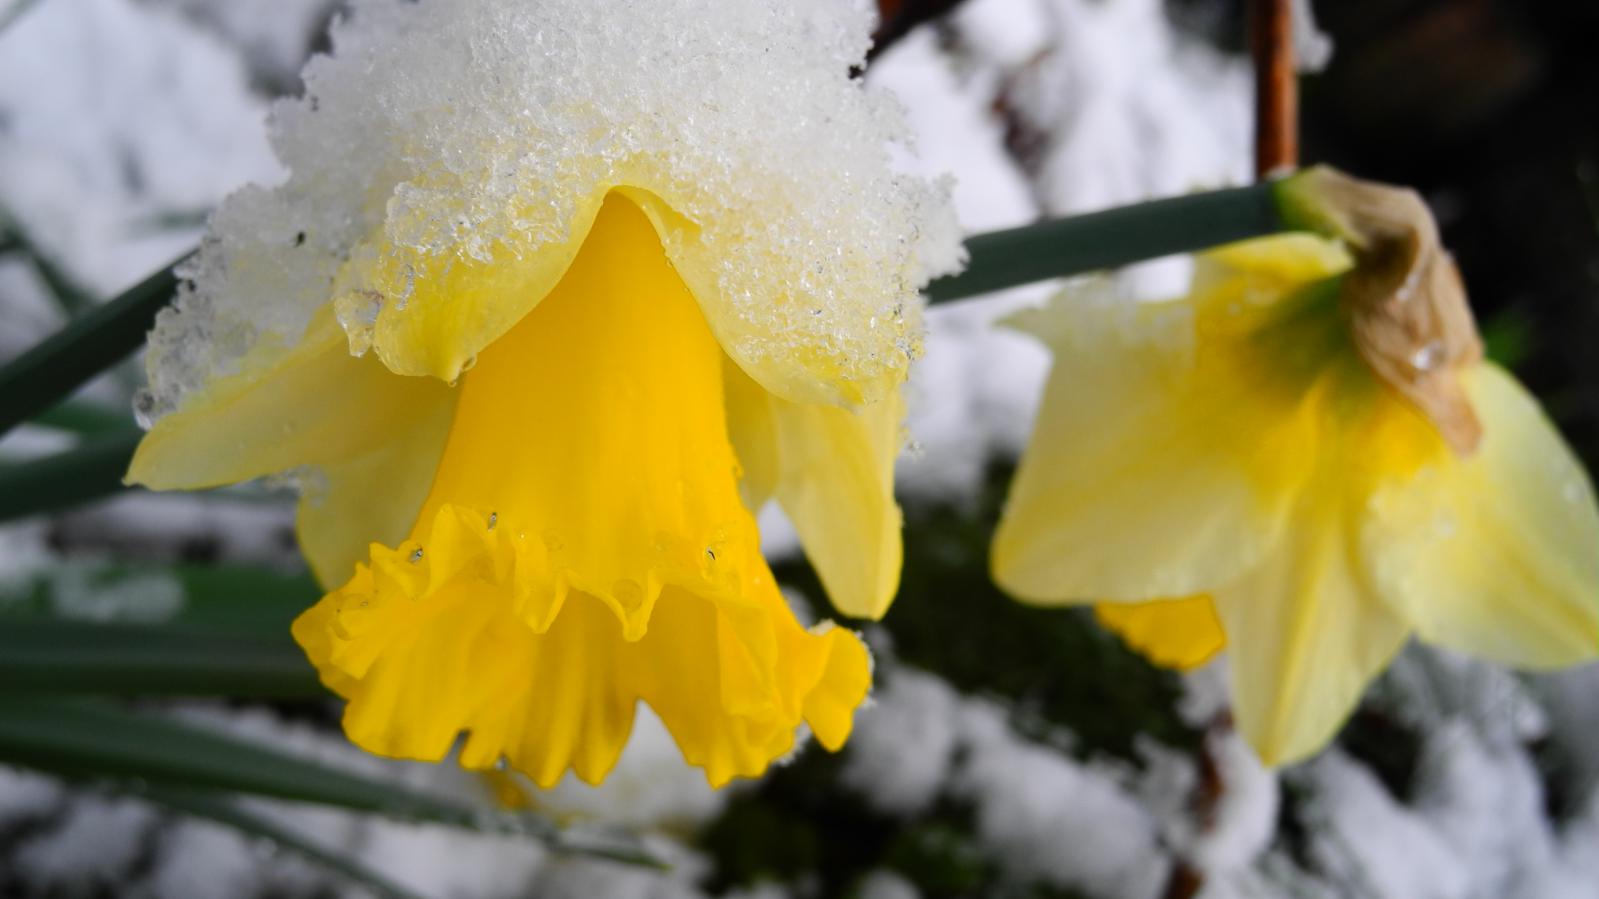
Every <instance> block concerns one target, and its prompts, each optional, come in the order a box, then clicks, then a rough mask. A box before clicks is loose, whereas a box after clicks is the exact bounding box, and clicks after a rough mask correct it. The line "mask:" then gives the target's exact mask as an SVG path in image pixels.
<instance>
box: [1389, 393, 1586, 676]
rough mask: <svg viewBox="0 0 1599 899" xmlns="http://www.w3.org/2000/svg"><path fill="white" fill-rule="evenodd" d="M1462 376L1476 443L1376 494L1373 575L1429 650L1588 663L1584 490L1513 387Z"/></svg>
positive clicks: (1531, 405)
mask: <svg viewBox="0 0 1599 899" xmlns="http://www.w3.org/2000/svg"><path fill="white" fill-rule="evenodd" d="M1463 379H1464V383H1465V387H1466V390H1467V394H1468V396H1469V397H1470V400H1471V403H1472V405H1473V407H1474V408H1475V410H1476V413H1477V415H1478V417H1479V419H1480V420H1481V421H1482V424H1483V441H1482V444H1481V445H1480V446H1479V447H1478V449H1477V451H1476V453H1474V454H1473V455H1471V456H1469V457H1467V458H1465V459H1458V458H1456V457H1454V456H1452V455H1449V454H1440V456H1439V457H1438V459H1437V460H1436V462H1435V463H1434V464H1433V465H1431V466H1429V467H1427V468H1426V469H1424V470H1422V471H1421V472H1420V473H1419V474H1417V475H1416V476H1415V477H1413V478H1406V479H1398V480H1395V481H1393V482H1390V483H1387V484H1385V485H1384V486H1383V487H1382V488H1381V489H1379V490H1378V491H1377V493H1376V494H1375V495H1374V496H1373V498H1372V503H1371V510H1372V514H1371V516H1370V518H1369V519H1368V525H1367V528H1366V530H1365V533H1364V546H1365V551H1366V553H1367V555H1368V558H1370V559H1371V564H1372V568H1373V572H1374V576H1375V578H1376V579H1377V582H1378V583H1379V584H1381V585H1382V586H1383V588H1384V590H1385V595H1386V596H1387V597H1388V598H1389V599H1390V601H1391V602H1392V603H1394V605H1395V606H1396V608H1398V609H1399V610H1400V611H1401V612H1402V614H1404V615H1406V616H1408V617H1409V619H1410V620H1411V621H1412V622H1413V623H1414V625H1415V627H1416V629H1417V631H1418V634H1419V636H1420V637H1421V638H1422V639H1424V640H1427V641H1429V642H1434V643H1439V644H1442V645H1444V646H1448V647H1451V648H1453V649H1458V650H1461V651H1464V652H1469V653H1472V654H1474V655H1479V656H1483V657H1485V658H1488V659H1492V660H1494V661H1497V662H1500V663H1503V664H1509V665H1517V666H1521V667H1528V668H1547V667H1557V666H1564V665H1572V664H1577V663H1581V662H1587V661H1593V660H1594V659H1595V658H1599V508H1596V503H1595V499H1594V490H1593V485H1592V483H1591V482H1590V481H1589V479H1588V477H1587V475H1586V474H1585V473H1584V472H1583V470H1582V466H1581V463H1579V462H1578V461H1577V459H1576V457H1575V456H1574V454H1573V453H1572V452H1571V450H1570V448H1569V447H1567V446H1566V444H1565V442H1564V441H1563V440H1562V439H1561V438H1560V434H1559V432H1558V431H1556V430H1555V427H1554V425H1553V424H1551V423H1550V421H1549V420H1548V419H1547V418H1546V417H1545V416H1544V414H1543V412H1542V410H1541V409H1539V408H1538V403H1537V401H1536V400H1535V399H1533V397H1532V396H1530V395H1529V394H1528V393H1527V391H1526V390H1525V389H1524V388H1522V387H1521V385H1520V384H1517V383H1516V381H1515V379H1514V378H1512V377H1511V376H1510V375H1508V374H1507V373H1505V372H1504V371H1502V370H1500V369H1499V368H1498V367H1497V366H1494V365H1491V364H1486V365H1483V366H1480V367H1478V368H1476V369H1473V370H1469V371H1467V372H1466V373H1464V374H1463Z"/></svg>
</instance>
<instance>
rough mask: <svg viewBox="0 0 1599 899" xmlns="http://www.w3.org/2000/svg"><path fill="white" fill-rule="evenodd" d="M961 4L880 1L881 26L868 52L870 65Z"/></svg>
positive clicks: (947, 0) (953, 0)
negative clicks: (885, 51)
mask: <svg viewBox="0 0 1599 899" xmlns="http://www.w3.org/2000/svg"><path fill="white" fill-rule="evenodd" d="M960 4H961V0H878V3H877V10H878V20H879V21H880V22H881V23H882V24H881V25H879V26H878V28H877V33H876V34H874V35H872V48H871V49H870V50H868V51H866V62H867V64H868V65H869V64H871V62H872V61H873V60H875V59H877V57H878V56H881V55H882V53H883V51H884V50H887V49H888V48H889V47H892V46H894V45H895V44H897V43H899V41H900V39H901V38H903V37H905V36H906V35H907V34H910V33H911V31H912V30H913V29H915V28H916V26H918V25H920V24H922V23H923V22H930V21H932V20H934V19H937V18H940V17H942V16H944V15H946V14H948V13H949V12H950V11H952V10H954V9H955V7H957V6H959V5H960Z"/></svg>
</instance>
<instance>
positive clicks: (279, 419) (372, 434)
mask: <svg viewBox="0 0 1599 899" xmlns="http://www.w3.org/2000/svg"><path fill="white" fill-rule="evenodd" d="M453 402H454V395H453V394H452V392H451V391H450V390H449V389H448V388H447V387H446V386H445V385H443V384H440V383H438V382H436V381H432V380H428V379H420V378H396V377H394V376H393V375H392V374H390V373H389V372H388V371H387V370H386V369H384V367H383V366H382V365H381V364H379V363H378V362H377V360H375V359H367V358H356V357H354V356H351V355H350V352H349V349H348V346H347V344H346V341H345V338H344V334H343V332H342V331H340V330H339V327H338V324H337V323H336V322H335V321H334V320H333V317H332V315H331V314H330V313H328V312H324V313H322V314H320V315H318V316H316V317H315V318H314V319H312V321H311V324H310V325H309V326H307V328H306V333H305V335H304V336H303V337H302V338H301V339H300V342H299V343H298V344H296V345H295V346H294V347H292V348H289V349H287V350H284V349H282V348H280V347H263V348H261V349H259V350H258V351H257V353H255V354H254V355H252V356H251V357H248V358H247V359H246V360H245V362H244V364H243V366H242V370H241V372H240V373H239V374H235V375H231V376H229V377H226V378H222V379H221V380H218V381H216V382H214V383H212V384H211V385H209V386H207V387H206V388H205V389H204V390H202V391H200V392H198V393H196V394H193V395H191V396H189V397H188V398H186V400H185V401H184V403H183V405H182V407H181V408H179V409H178V411H176V412H174V413H172V414H171V415H168V416H166V417H164V418H162V419H160V420H159V421H157V422H156V423H155V426H154V427H152V428H151V429H150V433H148V434H146V435H145V437H144V440H142V441H141V442H140V443H139V448H138V450H137V451H136V452H135V453H134V456H133V462H132V464H131V465H130V466H129V469H128V475H127V480H128V483H130V484H142V485H144V486H146V487H149V488H151V489H153V490H181V489H194V488H200V487H216V486H219V485H222V484H232V483H237V482H239V481H247V480H250V479H251V478H258V477H262V476H265V475H270V474H277V473H280V472H283V471H287V470H289V469H292V468H297V467H299V466H305V465H329V464H335V463H340V462H347V461H350V460H353V459H358V458H361V457H363V456H367V455H370V454H371V453H372V452H373V451H375V450H377V449H378V448H379V447H380V446H381V445H383V444H384V443H387V442H392V441H394V440H397V439H403V437H404V436H405V435H409V434H412V433H416V434H417V436H421V435H422V434H424V433H427V434H430V435H431V433H432V432H433V431H436V430H437V428H438V427H439V425H440V423H441V420H447V418H448V414H449V409H450V406H451V404H452V403H453ZM425 487H426V485H425V484H424V485H423V489H425ZM412 511H413V513H414V512H415V510H414V509H413V510H412ZM409 523H410V522H409V521H407V522H406V524H409Z"/></svg>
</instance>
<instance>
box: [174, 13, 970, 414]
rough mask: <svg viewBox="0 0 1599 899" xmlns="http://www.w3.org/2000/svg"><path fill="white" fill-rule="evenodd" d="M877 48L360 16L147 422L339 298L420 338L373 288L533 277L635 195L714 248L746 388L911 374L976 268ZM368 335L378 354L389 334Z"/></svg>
mask: <svg viewBox="0 0 1599 899" xmlns="http://www.w3.org/2000/svg"><path fill="white" fill-rule="evenodd" d="M871 24H872V14H871V12H870V11H869V10H868V9H866V8H865V7H864V6H863V5H861V4H856V3H848V2H844V0H830V2H828V3H827V4H826V5H825V6H820V7H819V6H818V5H816V4H787V3H779V2H776V0H764V2H748V0H649V2H642V0H636V2H620V3H614V4H607V5H605V6H603V7H600V6H596V5H595V4H593V3H592V2H589V0H533V2H512V0H461V2H455V3H421V4H416V3H407V2H399V0H363V2H356V3H354V4H353V8H352V10H351V13H350V15H349V16H348V18H346V19H344V20H341V21H339V22H337V23H335V25H334V27H333V29H332V37H333V47H334V51H333V54H332V55H330V56H318V57H316V58H314V59H312V60H311V62H310V63H309V64H308V65H307V66H306V68H305V70H304V72H303V80H304V82H305V95H304V96H302V97H299V98H296V99H291V100H283V101H280V102H279V103H278V104H277V106H276V107H275V108H274V110H273V114H272V123H271V131H272V139H273V145H274V148H275V150H276V153H277V155H278V157H279V159H280V160H281V161H282V162H283V164H284V165H285V167H286V168H288V169H289V171H290V173H291V174H290V176H289V178H288V180H287V181H286V182H285V183H283V184H282V185H280V186H278V187H274V188H270V189H267V188H248V189H246V190H243V191H241V192H239V193H237V194H235V195H234V196H232V197H230V198H229V199H228V200H227V201H226V202H224V203H223V204H222V206H221V207H220V208H219V209H218V210H217V212H216V214H215V215H214V217H213V220H212V223H211V230H210V234H209V236H208V237H207V239H206V240H205V241H204V243H203V244H202V246H201V249H200V252H199V254H198V256H197V257H196V258H195V259H194V260H193V261H191V262H190V263H189V264H187V265H186V266H185V267H184V268H183V270H182V272H181V274H182V276H183V278H184V279H185V281H186V283H185V284H184V285H183V286H182V287H181V288H180V290H179V292H178V295H177V298H176V302H175V307H174V308H172V309H169V310H167V311H165V312H163V313H162V315H161V317H160V319H159V320H158V322H157V325H156V328H155V330H154V332H153V333H152V335H151V338H150V347H149V354H148V357H147V367H148V370H149V375H150V391H149V395H148V397H147V398H146V400H145V401H144V404H143V406H144V412H145V414H146V417H147V418H150V419H154V418H159V417H160V416H161V415H164V414H166V413H168V412H170V411H172V410H173V409H175V408H176V407H177V405H178V404H179V402H180V401H181V400H182V398H183V397H184V395H186V394H187V393H189V392H191V391H193V390H195V389H196V388H198V387H199V386H200V385H202V384H203V383H205V382H206V381H207V380H209V379H211V378H213V377H216V376H218V375H219V374H224V373H228V372H230V371H234V370H236V369H238V367H239V365H240V360H241V358H242V357H243V356H244V355H245V354H246V353H248V352H251V351H252V350H257V351H258V353H264V354H265V356H266V357H270V356H271V355H272V354H274V353H280V352H283V351H284V348H286V347H288V346H292V345H293V344H294V343H295V342H296V341H297V340H298V339H299V337H300V335H301V333H302V331H303V329H304V327H305V325H306V323H307V322H308V321H309V319H310V317H311V315H312V313H313V312H315V311H316V310H317V309H318V308H319V307H321V306H323V305H324V304H326V303H328V302H329V301H330V300H331V299H333V296H332V294H333V293H334V285H335V283H337V284H338V291H339V293H340V294H341V295H342V296H346V297H347V296H353V295H360V291H362V290H371V291H372V294H373V295H374V296H376V297H378V298H380V300H381V302H382V303H383V308H385V309H386V310H394V311H395V312H394V313H393V314H404V313H405V312H407V311H408V310H407V304H408V303H409V302H410V300H411V299H412V297H411V294H410V290H409V288H408V286H407V285H406V283H405V278H404V277H403V275H402V276H401V277H389V278H388V279H387V280H385V281H384V282H383V283H373V284H365V285H363V284H362V283H359V279H360V278H362V277H369V275H363V274H361V273H363V272H371V271H376V270H377V268H378V267H379V266H378V265H377V263H378V262H381V263H382V266H381V268H382V270H383V271H385V272H389V273H393V272H401V273H404V272H407V271H411V272H415V271H423V270H432V271H442V270H444V269H445V268H447V267H449V266H452V265H472V264H481V263H484V262H488V261H493V262H495V263H496V264H501V263H504V262H505V261H507V260H510V261H513V262H514V261H515V260H518V259H527V258H532V257H533V256H534V254H537V253H539V252H540V251H541V250H542V249H546V248H550V247H555V246H559V245H561V244H563V243H564V242H565V241H566V240H567V238H568V236H569V233H570V226H571V225H572V221H573V217H574V214H575V213H576V212H577V210H578V209H579V207H580V205H581V204H583V203H584V202H585V201H587V200H589V199H590V198H592V197H593V196H595V195H597V194H599V193H601V192H603V191H604V190H605V189H607V188H608V187H609V186H611V185H613V184H617V183H624V184H628V185H632V186H635V187H639V188H643V189H646V190H649V191H652V192H654V193H655V194H656V195H658V196H660V197H662V198H664V199H665V200H666V202H667V203H668V204H669V205H670V206H671V207H672V208H673V209H674V210H675V211H676V212H677V213H679V214H680V215H682V216H684V217H686V218H687V219H689V220H690V221H692V222H694V223H696V224H697V225H698V226H699V237H698V241H697V242H696V246H695V247H693V248H685V247H683V246H674V245H673V244H674V243H675V241H671V240H669V241H668V246H667V251H668V252H669V253H671V254H672V255H673V256H674V258H678V257H679V256H680V255H682V254H684V253H685V252H687V251H688V250H690V249H692V250H693V251H695V253H694V254H695V256H696V257H697V258H699V259H702V260H712V262H711V264H710V267H711V269H712V270H711V271H709V272H707V273H706V274H707V277H708V279H709V281H710V286H711V289H714V290H715V291H716V293H717V294H718V295H719V296H718V297H717V298H716V299H717V301H719V302H720V303H721V304H722V306H723V308H724V309H725V310H726V312H727V313H729V314H730V315H729V319H728V321H729V322H730V324H728V326H727V328H728V329H730V330H731V331H733V332H735V333H736V334H737V335H738V339H736V340H733V341H732V344H733V345H728V346H725V349H727V351H728V352H729V353H730V354H731V355H732V356H733V357H734V358H735V359H737V360H738V361H739V362H740V363H742V364H744V365H745V367H746V368H751V367H754V368H759V367H761V366H762V365H763V364H771V363H773V361H774V360H786V359H794V358H799V357H804V358H807V359H809V360H812V361H811V362H809V363H807V364H808V365H811V366H812V367H813V368H815V369H817V370H827V371H830V372H832V373H834V374H835V376H836V377H838V378H840V379H843V380H847V381H851V382H858V383H867V382H874V381H877V380H878V379H883V378H886V377H892V376H895V375H897V374H899V373H900V372H902V370H903V368H904V366H905V364H906V363H907V361H908V357H909V356H912V355H914V354H916V353H917V352H918V351H919V343H920V333H919V332H920V324H919V315H918V308H919V300H918V295H917V290H918V288H919V287H920V285H921V284H922V282H923V281H925V279H926V278H927V277H929V276H931V275H934V274H938V273H942V272H945V271H949V270H952V269H953V268H955V267H956V266H958V265H959V263H960V254H961V252H962V251H961V250H960V247H959V243H958V233H957V230H956V228H955V225H954V218H953V215H952V214H951V213H950V211H949V205H948V200H947V196H946V194H947V186H941V185H936V184H932V183H929V182H928V181H926V180H923V179H921V178H918V177H915V176H911V175H906V174H902V173H896V172H894V171H893V170H892V169H891V166H890V148H891V147H893V146H895V145H898V144H901V143H902V142H903V140H904V137H903V127H902V124H901V122H900V114H899V112H898V107H897V105H896V104H895V103H893V102H892V99H891V98H890V97H889V96H887V95H886V94H884V93H882V92H879V91H877V90H875V89H872V88H868V87H866V86H864V85H863V84H862V83H861V82H860V81H859V80H855V79H851V78H850V77H849V70H850V68H851V66H852V65H853V64H855V63H858V62H859V61H860V60H861V59H862V57H863V55H864V52H865V49H866V47H867V44H868V34H869V29H870V26H871ZM352 273H354V274H352ZM370 277H375V276H370ZM352 278H354V279H355V281H356V283H352ZM701 300H702V302H705V301H706V300H707V298H706V297H703V296H702V297H701ZM451 301H453V300H443V301H441V302H451ZM411 308H414V304H413V305H412V306H411ZM345 324H346V327H347V328H348V329H349V330H350V331H351V332H352V334H351V336H352V345H353V346H356V347H359V346H360V345H361V344H362V342H363V341H364V340H366V338H367V337H368V335H367V334H364V333H362V331H363V328H364V327H366V326H367V325H368V324H369V323H366V324H363V322H361V321H359V320H357V319H356V317H351V318H350V319H349V320H347V321H346V322H345ZM719 333H723V332H719ZM256 358H257V359H260V358H261V356H259V355H258V356H257V357H256ZM769 386H770V385H769Z"/></svg>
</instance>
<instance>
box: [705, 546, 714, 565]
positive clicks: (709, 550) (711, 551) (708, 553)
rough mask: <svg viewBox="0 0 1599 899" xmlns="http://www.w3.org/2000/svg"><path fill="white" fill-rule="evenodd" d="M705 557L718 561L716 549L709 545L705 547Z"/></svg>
mask: <svg viewBox="0 0 1599 899" xmlns="http://www.w3.org/2000/svg"><path fill="white" fill-rule="evenodd" d="M705 558H706V559H708V560H709V561H712V562H715V561H716V550H714V549H712V548H710V547H709V546H707V547H705Z"/></svg>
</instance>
